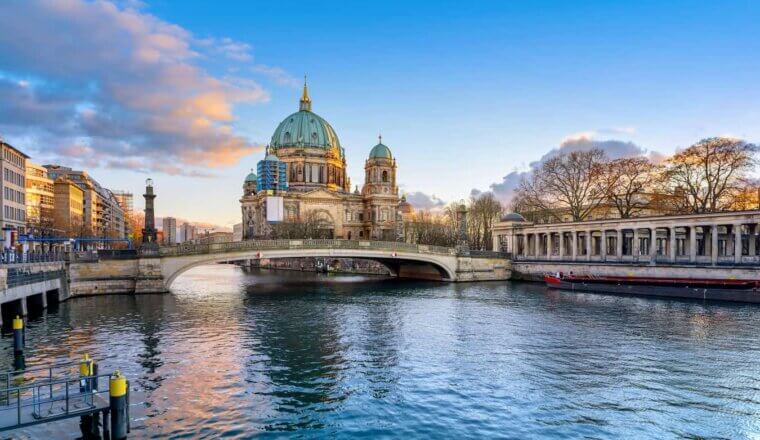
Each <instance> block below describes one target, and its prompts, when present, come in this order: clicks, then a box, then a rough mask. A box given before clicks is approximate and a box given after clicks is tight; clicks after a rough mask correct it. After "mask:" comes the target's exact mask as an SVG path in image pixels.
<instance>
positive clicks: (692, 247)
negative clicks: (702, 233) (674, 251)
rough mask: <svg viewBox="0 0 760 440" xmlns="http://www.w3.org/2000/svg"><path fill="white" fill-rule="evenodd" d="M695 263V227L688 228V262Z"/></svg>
mask: <svg viewBox="0 0 760 440" xmlns="http://www.w3.org/2000/svg"><path fill="white" fill-rule="evenodd" d="M695 261H697V227H696V226H694V225H691V226H689V262H690V263H694V262H695Z"/></svg>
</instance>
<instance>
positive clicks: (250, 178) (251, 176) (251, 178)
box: [245, 171, 256, 182]
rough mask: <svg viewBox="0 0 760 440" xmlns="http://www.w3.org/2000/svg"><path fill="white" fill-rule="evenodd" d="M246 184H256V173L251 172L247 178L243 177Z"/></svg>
mask: <svg viewBox="0 0 760 440" xmlns="http://www.w3.org/2000/svg"><path fill="white" fill-rule="evenodd" d="M245 181H246V182H256V173H254V172H253V171H251V172H250V173H249V174H248V175H247V176H245Z"/></svg>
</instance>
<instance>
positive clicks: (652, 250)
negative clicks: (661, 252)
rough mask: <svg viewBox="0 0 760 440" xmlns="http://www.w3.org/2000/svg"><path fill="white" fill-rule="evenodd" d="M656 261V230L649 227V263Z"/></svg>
mask: <svg viewBox="0 0 760 440" xmlns="http://www.w3.org/2000/svg"><path fill="white" fill-rule="evenodd" d="M656 259H657V228H656V227H653V226H650V227H649V261H652V262H654V261H655V260H656Z"/></svg>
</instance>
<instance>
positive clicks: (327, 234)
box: [269, 211, 332, 239]
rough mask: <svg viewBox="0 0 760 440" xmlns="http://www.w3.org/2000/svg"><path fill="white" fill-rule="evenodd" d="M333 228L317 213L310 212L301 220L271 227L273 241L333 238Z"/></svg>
mask: <svg viewBox="0 0 760 440" xmlns="http://www.w3.org/2000/svg"><path fill="white" fill-rule="evenodd" d="M331 232H332V228H331V225H329V224H328V222H327V221H326V220H325V219H323V218H322V217H320V216H319V213H318V212H316V211H308V212H306V214H304V215H303V217H302V218H301V219H297V220H294V221H287V222H281V223H275V224H272V225H271V226H270V230H269V238H272V239H279V238H283V239H301V238H306V239H320V238H332V236H331Z"/></svg>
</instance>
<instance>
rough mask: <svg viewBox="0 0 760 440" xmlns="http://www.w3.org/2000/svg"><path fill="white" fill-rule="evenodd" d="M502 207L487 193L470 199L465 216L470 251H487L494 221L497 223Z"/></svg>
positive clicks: (502, 210) (490, 244) (490, 242)
mask: <svg viewBox="0 0 760 440" xmlns="http://www.w3.org/2000/svg"><path fill="white" fill-rule="evenodd" d="M502 212H504V207H503V206H501V203H499V201H498V200H496V197H494V195H493V193H490V192H487V193H483V194H480V195H479V196H472V197H471V198H470V207H469V213H468V214H467V229H468V231H467V234H468V236H469V237H468V238H469V242H470V247H471V248H472V249H481V250H489V249H490V247H491V246H492V245H493V242H492V240H491V237H492V232H491V231H492V229H493V223H494V221H498V220H499V217H500V216H501V213H502Z"/></svg>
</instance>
